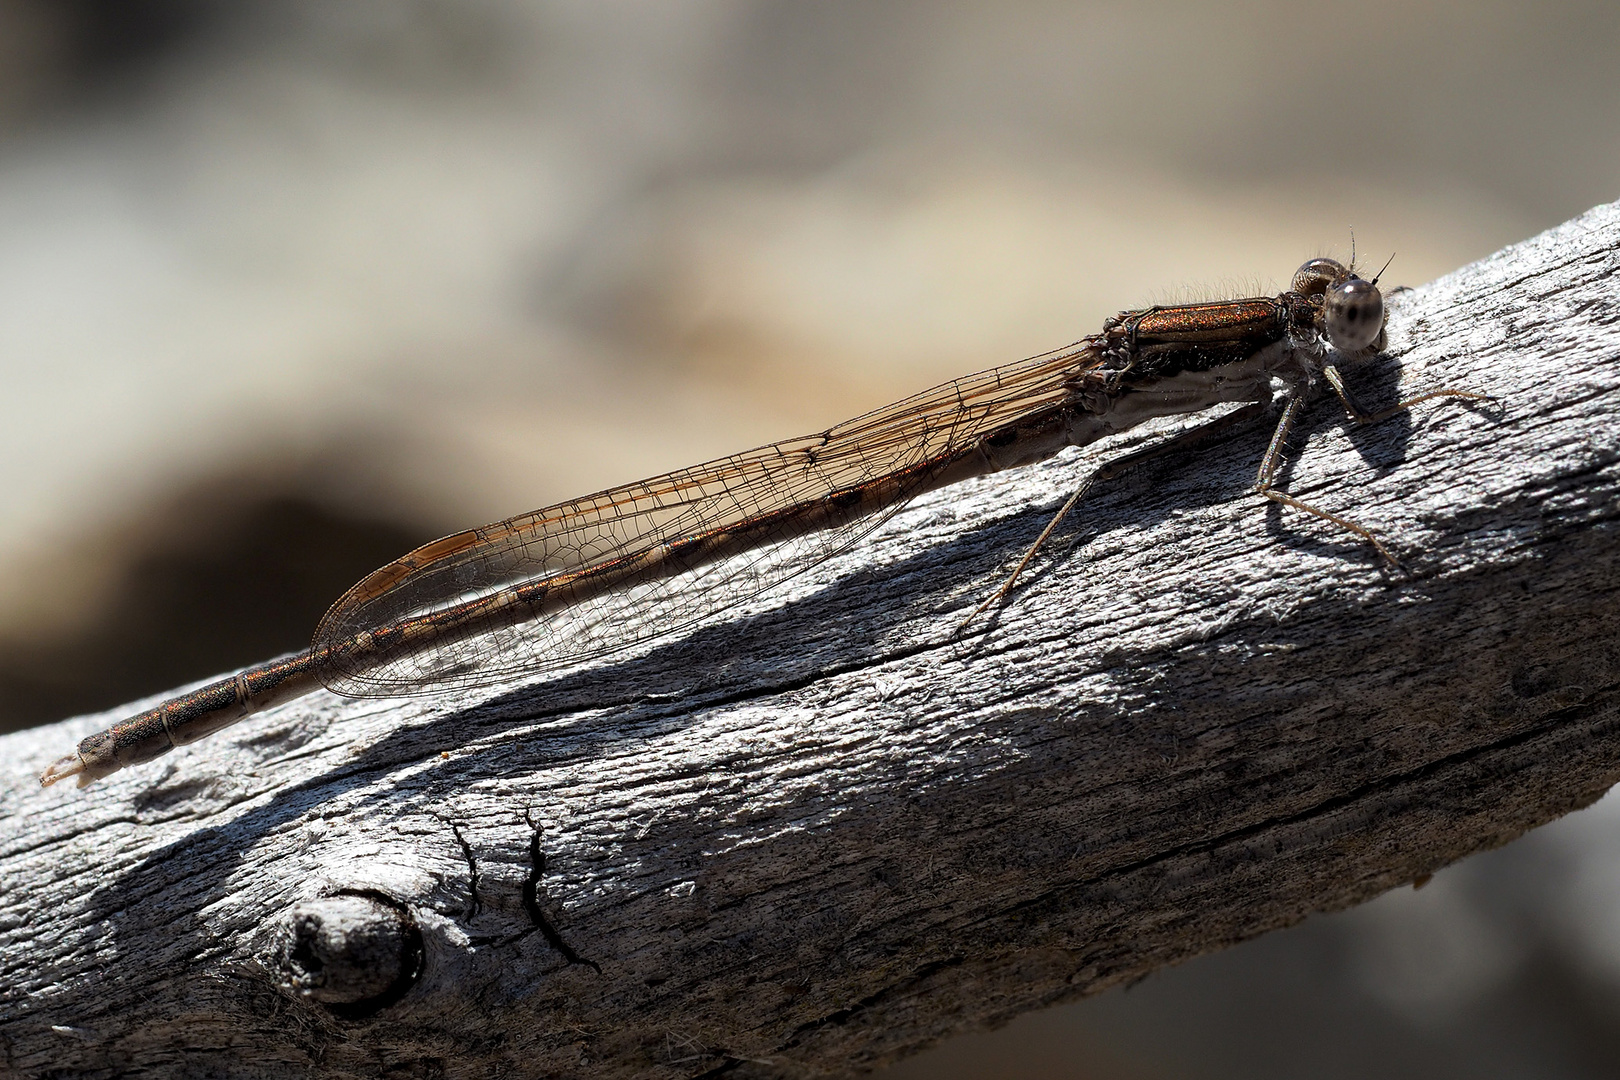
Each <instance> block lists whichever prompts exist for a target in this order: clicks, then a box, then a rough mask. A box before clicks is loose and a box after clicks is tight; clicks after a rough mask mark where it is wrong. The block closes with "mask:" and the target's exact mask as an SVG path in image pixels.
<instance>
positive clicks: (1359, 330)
mask: <svg viewBox="0 0 1620 1080" xmlns="http://www.w3.org/2000/svg"><path fill="white" fill-rule="evenodd" d="M1322 329H1323V332H1324V333H1326V334H1327V339H1328V340H1329V341H1331V342H1332V343H1333V347H1334V348H1335V349H1339V350H1341V351H1343V352H1349V353H1354V352H1361V351H1362V350H1363V349H1365V348H1366V347H1367V346H1369V345H1372V344H1374V343H1375V342H1377V341H1378V340H1379V338H1381V337H1382V336H1383V333H1384V295H1383V294H1382V293H1380V292H1379V291H1378V286H1377V285H1376V284H1375V283H1373V282H1371V281H1364V280H1362V279H1361V278H1359V277H1357V276H1356V275H1354V274H1351V275H1350V276H1349V277H1347V278H1345V279H1344V280H1343V281H1341V282H1339V283H1337V284H1335V285H1333V286H1331V287H1329V289H1328V290H1327V295H1326V296H1324V297H1323V299H1322Z"/></svg>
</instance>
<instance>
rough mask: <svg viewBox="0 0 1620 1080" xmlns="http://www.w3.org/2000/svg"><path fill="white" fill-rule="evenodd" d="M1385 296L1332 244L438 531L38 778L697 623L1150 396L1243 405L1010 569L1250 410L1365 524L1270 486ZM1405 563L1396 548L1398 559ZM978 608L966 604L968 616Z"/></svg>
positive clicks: (470, 681) (1090, 433) (1093, 435)
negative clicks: (261, 717) (1306, 414)
mask: <svg viewBox="0 0 1620 1080" xmlns="http://www.w3.org/2000/svg"><path fill="white" fill-rule="evenodd" d="M1383 345H1384V302H1383V296H1382V294H1380V292H1379V290H1378V278H1377V277H1374V278H1373V280H1372V281H1366V280H1364V279H1362V278H1361V277H1359V276H1358V275H1357V274H1356V273H1355V272H1354V271H1353V270H1352V269H1350V268H1347V267H1345V266H1343V265H1341V264H1339V263H1337V262H1334V261H1333V260H1331V259H1312V260H1311V261H1309V262H1307V263H1306V264H1305V265H1304V266H1302V267H1300V268H1299V270H1298V272H1297V273H1295V275H1294V278H1293V281H1292V283H1291V285H1290V287H1289V288H1288V290H1287V291H1285V292H1282V293H1279V294H1278V295H1276V296H1269V297H1253V298H1248V299H1239V300H1224V301H1217V302H1213V303H1201V304H1181V305H1175V306H1167V307H1150V308H1145V309H1142V310H1137V311H1127V312H1122V313H1121V314H1119V315H1116V316H1114V317H1112V318H1110V319H1108V320H1107V321H1106V322H1104V324H1103V329H1102V332H1101V333H1099V334H1096V335H1094V336H1092V337H1088V338H1085V339H1083V340H1082V341H1079V342H1077V343H1075V344H1074V345H1071V346H1069V347H1067V348H1064V349H1059V350H1057V351H1056V352H1051V353H1047V354H1045V355H1044V356H1036V357H1032V358H1031V359H1028V360H1023V361H1020V362H1018V363H1015V364H1007V365H1005V366H1003V367H998V368H991V369H990V370H988V371H982V372H980V373H979V374H977V375H969V376H967V377H966V378H962V379H958V380H956V381H955V382H948V383H945V384H943V385H941V386H936V387H934V388H933V389H932V390H927V391H924V392H923V393H921V394H918V395H916V396H915V397H910V398H906V399H905V400H904V401H899V402H896V403H895V404H893V405H889V406H887V407H885V408H882V409H878V410H876V411H874V412H869V413H866V414H865V415H863V416H858V417H856V418H855V419H853V420H850V421H847V422H846V423H842V424H839V425H838V426H836V427H832V428H829V429H827V430H826V431H823V432H821V433H819V434H816V435H806V436H803V437H802V438H797V439H789V440H787V441H785V442H779V443H773V444H771V445H769V446H762V447H760V448H759V449H757V450H750V451H748V452H746V453H742V454H736V455H734V456H732V457H727V458H721V459H719V460H717V461H711V462H709V463H708V464H706V465H698V466H695V467H693V468H690V469H683V470H681V471H679V472H672V473H669V474H667V475H664V476H659V477H655V478H653V479H651V480H643V481H641V482H640V483H636V484H629V485H626V486H624V487H619V488H614V489H612V490H609V491H603V492H599V493H598V494H595V495H589V496H586V497H585V498H583V499H577V500H575V501H573V502H568V503H562V504H560V505H557V506H551V507H547V508H546V509H544V510H536V511H534V512H533V513H529V514H521V515H519V516H517V517H513V518H508V519H507V520H505V521H501V522H497V523H495V524H493V525H485V526H483V527H481V528H477V529H470V530H467V531H466V532H461V533H457V534H455V535H454V536H447V537H445V538H444V539H442V540H436V541H434V542H433V543H431V544H427V545H425V546H423V547H420V548H418V549H416V550H415V551H413V552H411V553H410V554H408V555H406V556H404V557H403V558H400V559H398V560H396V561H395V562H392V563H389V564H388V565H387V566H384V567H383V568H382V569H380V570H377V571H375V572H374V573H372V574H371V575H369V576H368V577H366V578H365V579H364V580H362V581H361V582H359V583H358V584H357V585H355V586H354V587H353V588H351V589H350V590H349V591H348V592H347V593H345V594H344V595H343V596H342V597H341V598H340V599H339V600H338V602H337V603H336V604H334V605H332V608H331V610H330V611H328V612H327V613H326V616H325V618H323V619H322V620H321V624H320V626H319V628H318V629H317V630H316V632H315V639H314V642H313V643H312V644H311V645H310V647H309V649H308V650H306V651H305V652H302V653H299V654H297V655H295V656H290V657H283V658H281V659H279V660H273V661H270V662H269V663H266V664H262V665H259V666H258V667H254V668H249V669H248V670H246V671H243V672H241V673H239V674H237V675H233V676H231V677H230V678H228V679H222V680H220V681H219V682H215V683H212V684H210V685H208V686H205V687H203V688H202V689H200V690H194V691H192V692H191V693H189V694H183V695H181V696H179V697H176V698H172V699H170V700H169V701H166V702H164V703H163V704H161V705H159V706H157V707H156V708H154V709H151V710H149V711H147V712H144V713H141V714H140V715H138V716H136V717H133V718H132V719H130V720H127V721H125V722H123V723H121V724H116V725H114V726H113V727H111V728H108V729H107V730H106V731H102V732H99V733H97V734H95V735H91V736H89V737H88V738H86V739H84V740H83V741H82V742H80V743H79V746H78V749H77V751H76V752H75V753H73V754H70V755H68V756H67V757H64V758H62V759H60V760H58V761H56V762H55V763H53V764H52V765H51V766H50V767H49V768H48V769H46V770H45V772H44V774H43V775H42V776H41V777H40V782H41V783H42V784H46V785H49V784H54V783H56V782H57V781H58V780H62V779H65V778H66V777H69V776H77V777H78V778H79V784H80V786H83V785H85V784H88V783H90V782H91V781H93V780H97V779H100V778H101V777H104V776H108V775H110V774H112V773H114V772H116V771H118V770H119V769H121V768H123V767H124V766H126V765H134V764H137V763H139V762H143V761H148V760H150V759H152V758H155V757H157V756H158V755H160V754H163V753H166V752H167V751H169V750H170V749H172V748H173V747H175V746H178V745H182V744H184V743H188V742H193V741H195V740H197V739H200V738H202V737H203V736H205V735H209V734H212V733H213V732H215V731H218V730H220V729H221V728H224V727H227V726H229V725H231V724H234V723H236V722H237V721H238V720H240V719H242V718H243V717H244V716H247V715H248V714H250V713H253V712H256V711H258V710H260V709H263V708H267V707H269V706H270V705H274V704H278V703H280V702H283V701H286V700H288V699H289V698H292V697H296V696H298V695H301V694H306V693H309V692H311V691H313V690H316V689H319V688H320V687H322V686H324V687H327V688H328V689H331V690H333V691H334V692H336V693H339V694H345V695H350V696H361V697H389V696H395V695H405V694H421V693H428V692H432V691H434V690H437V689H441V688H447V687H467V686H476V685H481V684H486V683H493V682H499V681H503V680H507V679H510V678H512V677H514V676H516V675H519V674H527V673H532V672H537V671H543V670H545V669H547V668H551V667H557V666H561V665H564V664H569V663H574V662H576V661H580V660H584V659H588V658H591V657H598V656H602V655H604V654H607V653H611V652H614V651H616V650H618V649H622V648H624V647H626V646H628V645H631V644H634V643H636V642H641V641H645V640H648V639H650V638H653V637H656V636H659V635H662V634H666V633H670V632H672V631H675V630H679V629H682V628H686V627H690V626H692V625H693V624H694V623H697V622H700V621H702V620H704V619H708V618H710V617H711V616H713V615H715V614H716V613H717V612H720V611H723V610H725V609H726V608H729V607H732V606H734V605H736V604H739V603H741V602H742V601H744V600H747V599H748V598H750V597H753V596H757V595H758V594H759V593H761V592H762V591H763V590H765V589H768V588H770V587H771V586H773V585H775V584H777V583H779V582H781V581H783V580H785V579H787V578H789V577H791V576H792V575H794V574H797V573H799V572H801V571H803V570H804V569H806V568H807V567H810V566H813V565H815V564H816V563H818V562H820V561H822V560H823V559H826V558H828V557H829V556H831V555H833V554H834V553H836V552H839V551H842V550H844V549H846V548H848V547H849V546H850V545H852V544H854V543H855V542H856V541H857V540H859V539H860V538H861V537H863V536H866V535H867V534H868V533H870V532H871V531H872V530H873V529H875V528H877V526H878V525H879V524H881V523H882V522H883V521H884V520H885V519H886V518H888V517H889V516H890V515H891V514H893V513H894V512H895V511H897V510H898V509H899V508H900V507H902V506H904V505H905V504H906V503H907V502H908V501H909V500H910V499H912V498H913V497H914V496H916V495H918V494H919V493H921V492H924V491H929V490H932V489H935V488H940V487H944V486H946V485H948V484H954V483H956V482H958V481H961V480H965V479H967V478H969V477H974V476H980V475H983V474H985V473H991V472H996V471H999V470H1001V469H1008V468H1013V467H1015V466H1020V465H1028V464H1032V463H1034V462H1037V461H1041V460H1043V459H1045V458H1048V457H1051V456H1052V455H1053V454H1056V453H1057V452H1058V451H1059V450H1061V449H1062V448H1064V447H1065V446H1078V445H1085V444H1088V443H1092V442H1095V441H1097V440H1098V439H1101V438H1103V437H1105V436H1108V435H1113V434H1117V433H1119V432H1122V431H1125V430H1127V429H1129V428H1132V427H1135V426H1136V425H1138V424H1141V423H1142V422H1144V421H1146V420H1149V419H1151V418H1155V417H1162V416H1171V415H1176V414H1187V413H1195V412H1202V411H1204V410H1206V409H1209V408H1212V407H1215V406H1218V405H1221V404H1239V405H1241V407H1239V408H1236V409H1233V410H1231V411H1229V412H1227V413H1226V414H1225V415H1223V416H1221V417H1219V418H1218V419H1215V420H1212V421H1209V422H1208V423H1205V424H1202V425H1200V426H1197V427H1194V428H1192V429H1190V430H1188V431H1185V432H1182V433H1180V434H1178V435H1176V436H1173V437H1172V438H1170V439H1167V440H1165V441H1163V442H1161V443H1159V444H1157V445H1155V446H1151V447H1149V448H1148V449H1145V450H1139V451H1136V452H1135V453H1132V454H1129V455H1126V456H1125V457H1123V458H1120V459H1117V460H1115V461H1113V462H1110V463H1109V464H1107V465H1104V466H1103V467H1102V468H1101V469H1098V470H1096V471H1095V472H1093V473H1092V474H1091V476H1090V477H1088V478H1087V480H1086V481H1085V482H1084V483H1083V484H1082V485H1081V486H1080V487H1079V489H1078V490H1077V491H1076V492H1075V493H1074V495H1073V497H1071V498H1070V499H1069V501H1068V502H1067V503H1066V504H1064V506H1063V508H1062V509H1061V510H1060V511H1059V512H1058V514H1057V516H1056V517H1054V518H1053V519H1052V522H1051V523H1050V524H1049V525H1048V526H1047V527H1046V530H1045V531H1043V532H1042V533H1041V535H1040V537H1039V538H1038V539H1037V540H1036V542H1035V545H1034V546H1033V547H1032V548H1031V549H1030V552H1029V554H1026V555H1025V557H1024V560H1023V561H1022V562H1020V563H1019V565H1018V567H1017V568H1016V569H1015V570H1014V571H1013V573H1012V575H1011V576H1010V577H1009V578H1008V580H1007V582H1006V583H1005V584H1004V585H1003V586H1002V587H1001V589H1000V590H999V591H998V592H996V593H995V594H994V595H993V596H991V597H990V598H989V599H988V600H986V601H985V604H981V605H980V607H979V609H978V610H976V611H975V612H974V614H975V615H976V614H978V611H982V610H983V608H984V607H985V606H987V605H988V604H989V603H991V602H992V601H994V600H996V599H998V598H1000V597H1003V596H1005V595H1006V592H1007V589H1008V588H1009V587H1010V586H1011V585H1012V582H1013V581H1014V580H1015V579H1016V578H1017V576H1018V574H1019V572H1021V571H1022V570H1023V569H1024V567H1025V565H1026V564H1027V563H1028V562H1029V559H1030V556H1032V555H1033V554H1034V552H1035V550H1036V549H1038V548H1039V547H1040V545H1041V543H1042V542H1043V541H1044V540H1045V539H1046V538H1047V537H1048V536H1049V535H1050V534H1051V532H1052V529H1053V528H1055V527H1056V525H1057V523H1058V521H1060V520H1061V519H1062V518H1063V516H1064V515H1065V514H1067V513H1068V512H1069V510H1070V509H1072V508H1073V506H1074V505H1075V503H1076V502H1078V501H1079V499H1080V498H1081V497H1082V496H1083V495H1084V494H1085V492H1086V491H1087V490H1088V489H1089V488H1090V487H1091V486H1092V485H1093V484H1094V483H1095V482H1097V481H1098V480H1102V479H1106V478H1108V477H1109V476H1112V475H1114V474H1115V473H1117V472H1119V471H1120V470H1121V469H1123V468H1126V467H1128V466H1130V465H1133V464H1136V463H1138V462H1140V461H1141V460H1143V459H1144V458H1146V457H1150V456H1157V455H1160V454H1163V453H1165V452H1166V450H1168V449H1171V448H1173V447H1177V446H1182V445H1186V444H1188V443H1190V442H1193V441H1196V440H1198V439H1201V438H1207V437H1208V436H1209V435H1210V434H1212V433H1213V432H1215V431H1218V430H1221V429H1224V428H1227V427H1230V426H1232V425H1233V424H1235V423H1238V422H1241V421H1245V420H1249V419H1253V418H1256V417H1258V416H1260V415H1262V414H1263V413H1265V412H1266V411H1267V410H1268V409H1269V408H1270V407H1271V406H1272V403H1273V401H1274V400H1277V399H1279V398H1280V400H1281V403H1282V409H1281V415H1280V417H1279V419H1278V421H1277V427H1276V433H1275V434H1274V435H1273V436H1272V439H1271V444H1270V446H1269V447H1268V448H1267V450H1266V452H1265V454H1264V456H1263V457H1262V458H1261V460H1260V469H1259V474H1258V476H1257V478H1256V483H1255V488H1254V490H1255V493H1256V494H1258V495H1260V496H1263V497H1264V498H1266V499H1270V500H1272V501H1274V502H1278V503H1282V504H1283V505H1286V506H1291V507H1294V508H1295V509H1298V510H1303V511H1305V512H1306V513H1309V514H1314V515H1315V516H1316V517H1319V518H1322V519H1324V520H1326V521H1328V522H1331V523H1333V524H1334V525H1337V526H1339V527H1340V528H1343V529H1347V530H1349V531H1350V532H1352V533H1355V534H1356V535H1357V536H1360V537H1362V538H1363V539H1364V540H1366V541H1367V542H1368V543H1370V544H1371V545H1372V546H1373V547H1374V548H1375V549H1376V550H1377V551H1378V553H1379V554H1380V555H1381V556H1382V557H1383V558H1385V559H1386V560H1388V561H1389V562H1390V563H1391V564H1395V558H1394V556H1393V555H1391V554H1390V552H1389V551H1388V550H1387V549H1386V548H1385V547H1384V545H1383V544H1382V543H1380V542H1379V541H1378V539H1377V538H1376V537H1374V536H1373V534H1372V533H1371V532H1369V531H1367V530H1366V529H1364V528H1362V527H1361V526H1360V525H1357V524H1355V523H1354V522H1352V521H1349V520H1347V519H1345V518H1342V517H1338V516H1336V515H1334V514H1330V513H1328V512H1327V511H1325V510H1320V509H1318V508H1316V507H1314V506H1310V505H1308V504H1306V503H1303V502H1301V501H1300V500H1298V499H1295V498H1293V497H1292V496H1289V495H1287V494H1284V493H1283V492H1281V491H1279V490H1277V489H1276V488H1275V487H1274V486H1273V480H1274V478H1275V475H1276V471H1277V467H1278V463H1279V461H1280V460H1281V457H1282V453H1283V449H1284V446H1285V443H1286V440H1287V437H1288V433H1289V430H1290V429H1291V428H1292V427H1293V425H1294V423H1295V422H1296V421H1297V420H1298V418H1299V416H1300V413H1301V411H1302V410H1303V409H1304V407H1305V405H1306V403H1307V402H1308V401H1309V400H1310V398H1311V396H1312V393H1313V391H1315V390H1316V389H1317V388H1318V387H1320V386H1321V385H1322V384H1323V383H1325V384H1326V385H1327V386H1328V387H1329V388H1330V389H1331V390H1332V391H1333V393H1334V394H1336V395H1337V396H1338V398H1339V400H1340V401H1341V402H1342V403H1343V405H1344V408H1345V411H1346V412H1347V413H1348V414H1349V416H1350V418H1351V419H1352V420H1353V421H1355V422H1357V423H1371V422H1374V421H1377V420H1381V419H1383V418H1385V417H1387V416H1389V415H1392V414H1393V413H1395V412H1398V411H1400V410H1402V409H1406V408H1408V407H1410V406H1412V405H1415V404H1417V403H1418V402H1420V401H1426V400H1428V399H1430V398H1436V397H1447V396H1449V397H1457V398H1468V399H1476V400H1477V399H1483V398H1484V395H1482V394H1474V393H1469V392H1467V391H1462V390H1451V389H1442V390H1434V391H1431V392H1429V393H1426V394H1422V395H1419V396H1418V397H1415V398H1411V399H1409V400H1406V401H1402V402H1400V403H1399V404H1397V405H1395V406H1394V407H1393V408H1390V409H1386V410H1384V411H1382V412H1379V413H1374V414H1367V413H1364V412H1362V411H1361V410H1360V409H1358V408H1357V407H1356V406H1355V404H1354V403H1353V402H1352V401H1351V398H1350V396H1349V393H1348V392H1347V390H1346V389H1345V386H1344V381H1343V379H1342V377H1341V376H1340V374H1339V370H1338V366H1337V365H1338V363H1339V362H1340V361H1341V360H1344V359H1349V360H1355V359H1359V358H1363V357H1367V356H1371V355H1373V354H1376V353H1377V352H1379V351H1380V350H1381V349H1382V348H1383ZM1397 565H1398V564H1397ZM970 618H971V616H970Z"/></svg>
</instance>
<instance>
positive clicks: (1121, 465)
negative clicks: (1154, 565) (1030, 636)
mask: <svg viewBox="0 0 1620 1080" xmlns="http://www.w3.org/2000/svg"><path fill="white" fill-rule="evenodd" d="M1267 404H1268V403H1267V402H1264V401H1256V402H1252V403H1250V404H1248V405H1245V406H1243V407H1242V408H1241V409H1233V410H1232V411H1231V412H1229V413H1227V414H1226V415H1225V416H1222V417H1218V418H1217V419H1214V420H1211V421H1210V422H1209V423H1207V424H1200V425H1198V426H1197V427H1195V428H1190V429H1188V430H1187V431H1183V432H1180V433H1178V434H1176V435H1174V436H1172V437H1170V438H1168V439H1166V440H1164V441H1163V442H1160V443H1155V444H1154V445H1152V446H1147V447H1143V448H1142V449H1141V450H1133V451H1132V452H1130V453H1129V454H1124V455H1122V456H1120V457H1117V458H1115V459H1114V460H1113V461H1108V462H1104V463H1103V464H1102V465H1099V466H1098V467H1097V468H1095V469H1093V470H1092V471H1091V474H1090V475H1089V476H1087V477H1086V478H1085V479H1084V480H1083V481H1081V482H1080V486H1079V487H1077V488H1075V491H1074V494H1073V495H1070V496H1069V498H1068V499H1067V501H1065V502H1064V504H1063V506H1062V507H1061V508H1060V509H1059V510H1058V512H1057V513H1056V514H1054V515H1053V516H1052V520H1051V521H1048V522H1047V523H1046V528H1044V529H1042V530H1041V535H1039V536H1037V537H1036V538H1035V542H1034V543H1033V544H1031V545H1030V546H1029V550H1028V551H1026V552H1024V557H1023V558H1022V559H1019V560H1018V565H1017V566H1015V567H1013V570H1012V573H1010V574H1008V575H1007V580H1006V581H1004V582H1002V584H1001V588H999V589H997V590H996V591H995V592H993V593H991V594H990V595H989V596H988V597H986V598H985V599H984V600H983V602H981V603H980V604H979V606H978V607H976V608H974V609H973V610H972V611H970V612H969V613H968V615H967V618H965V619H963V620H962V622H961V623H960V624H959V625H958V626H957V628H956V634H955V636H957V637H960V636H961V635H962V633H963V631H965V630H966V629H967V628H968V626H969V625H970V624H971V623H972V622H973V620H974V619H977V618H978V617H979V616H980V615H981V614H983V613H984V611H985V610H986V609H987V608H989V607H991V606H992V605H995V604H1000V603H1001V602H1002V601H1004V600H1005V599H1006V598H1007V594H1008V593H1010V592H1011V591H1012V587H1013V585H1014V584H1016V583H1017V581H1018V578H1019V575H1021V574H1022V573H1023V572H1024V569H1025V568H1026V567H1027V566H1029V564H1030V561H1031V560H1032V559H1034V558H1035V553H1036V552H1037V551H1039V550H1041V545H1042V544H1044V543H1046V541H1047V539H1048V538H1049V537H1050V536H1051V535H1052V533H1053V532H1054V531H1056V529H1057V527H1058V524H1059V523H1060V522H1061V521H1062V520H1063V519H1064V518H1065V517H1067V516H1068V513H1069V511H1070V510H1073V509H1074V508H1075V507H1076V506H1077V505H1079V502H1080V500H1081V499H1083V498H1085V496H1086V493H1087V492H1088V491H1090V490H1091V489H1092V488H1093V487H1095V486H1096V485H1098V484H1100V483H1102V482H1103V481H1105V480H1112V479H1113V478H1114V477H1116V476H1118V475H1120V474H1121V473H1123V472H1128V471H1129V470H1131V469H1134V468H1136V467H1137V466H1138V465H1141V464H1143V463H1144V462H1147V461H1152V460H1153V459H1154V458H1161V457H1164V456H1166V455H1167V454H1171V453H1174V452H1175V451H1177V450H1183V449H1185V448H1187V447H1188V446H1193V445H1195V444H1197V443H1200V442H1203V441H1204V440H1205V439H1208V438H1209V437H1210V436H1212V435H1216V434H1218V433H1220V432H1222V431H1225V430H1226V429H1227V428H1230V427H1236V426H1237V425H1239V424H1242V423H1246V422H1248V421H1250V420H1253V419H1254V418H1255V417H1257V416H1260V415H1261V414H1262V413H1264V412H1265V411H1266V405H1267Z"/></svg>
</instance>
